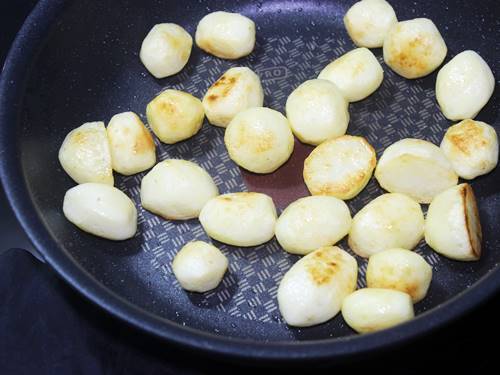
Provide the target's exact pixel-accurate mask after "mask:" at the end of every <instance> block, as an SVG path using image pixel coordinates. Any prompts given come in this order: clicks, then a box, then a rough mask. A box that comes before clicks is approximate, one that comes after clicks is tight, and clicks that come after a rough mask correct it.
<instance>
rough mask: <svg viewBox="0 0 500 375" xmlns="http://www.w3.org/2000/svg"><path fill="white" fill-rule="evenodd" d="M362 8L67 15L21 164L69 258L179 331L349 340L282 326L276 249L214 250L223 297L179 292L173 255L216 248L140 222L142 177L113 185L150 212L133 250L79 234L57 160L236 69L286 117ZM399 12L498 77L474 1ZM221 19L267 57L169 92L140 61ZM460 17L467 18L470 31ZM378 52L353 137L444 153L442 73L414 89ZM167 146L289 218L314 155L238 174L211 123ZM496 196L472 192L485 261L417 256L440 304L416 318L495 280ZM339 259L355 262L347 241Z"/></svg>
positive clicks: (165, 225)
mask: <svg viewBox="0 0 500 375" xmlns="http://www.w3.org/2000/svg"><path fill="white" fill-rule="evenodd" d="M351 3H352V2H350V1H335V2H331V1H275V2H274V1H273V2H253V1H198V2H183V3H182V6H179V4H180V3H179V2H176V1H169V2H158V1H120V2H116V1H112V0H105V1H100V2H81V1H80V2H78V1H74V2H71V3H70V4H68V6H67V8H66V10H65V12H64V14H63V16H62V17H61V19H60V20H59V22H57V23H56V24H54V26H53V29H52V32H51V34H50V35H49V37H48V38H47V40H46V43H45V45H44V46H43V48H42V50H41V52H40V54H39V55H38V57H37V59H36V61H34V62H33V67H32V70H31V74H30V76H29V78H28V82H27V88H26V93H25V98H24V104H23V111H22V117H21V123H20V124H19V126H18V128H19V131H18V132H19V151H20V157H21V163H22V167H23V170H24V173H25V178H26V181H27V184H28V188H29V191H30V194H31V197H32V199H33V201H34V202H35V205H36V207H37V210H38V213H39V214H40V215H41V216H42V217H43V220H44V224H45V225H46V227H47V229H48V230H49V232H50V233H51V235H52V236H53V238H54V239H55V240H56V241H57V242H58V244H59V245H60V246H61V247H62V249H63V250H64V251H66V252H67V253H68V254H69V255H70V256H71V257H72V258H73V259H74V260H75V261H76V262H77V263H79V264H80V265H81V266H82V267H83V268H84V269H85V270H87V271H88V272H89V273H90V274H91V275H93V277H94V278H96V279H97V280H98V281H99V282H101V283H102V284H104V285H105V286H106V287H108V288H110V289H111V290H112V291H113V292H115V293H116V294H117V295H119V296H120V297H123V298H125V299H126V300H128V301H130V302H132V303H133V304H135V305H137V306H139V307H142V308H144V309H145V310H148V311H149V312H151V313H153V314H155V315H157V316H159V317H162V318H166V319H169V320H171V321H174V322H177V323H179V324H181V325H185V326H189V327H193V328H196V329H200V330H203V331H207V332H212V333H216V334H219V335H221V336H228V337H240V338H247V339H255V340H259V341H264V340H265V341H278V340H310V339H322V338H334V337H340V336H346V335H351V334H352V331H351V330H350V329H349V328H348V327H347V326H346V325H345V323H344V322H343V320H342V319H341V317H340V316H337V317H336V318H334V319H332V320H331V321H330V322H328V323H326V324H323V325H320V326H317V327H312V328H307V329H290V328H288V327H287V326H286V325H285V324H283V322H282V320H281V318H280V314H279V311H278V308H277V302H276V292H277V286H278V283H279V281H280V280H281V278H282V276H283V274H284V273H285V272H286V270H287V269H288V268H289V267H290V266H291V265H292V264H293V263H294V262H295V261H296V260H297V259H298V257H295V256H292V255H289V254H287V253H285V252H284V251H283V250H281V249H280V247H279V245H278V244H277V242H276V241H275V240H272V241H271V242H269V243H266V244H264V245H262V246H259V247H257V248H235V247H231V246H226V245H223V244H219V243H216V245H217V246H218V247H220V248H221V250H222V251H223V252H224V253H225V254H226V255H227V256H228V258H229V262H230V267H229V272H228V274H227V275H226V276H225V278H224V280H223V282H222V284H221V285H220V286H219V287H218V288H217V289H216V290H214V291H211V292H208V293H205V294H192V293H185V292H184V291H183V290H181V288H180V286H179V284H178V283H177V282H176V280H175V278H174V276H173V274H172V272H171V265H170V264H171V261H172V259H173V256H174V255H175V253H176V252H177V251H178V250H179V249H180V247H181V246H182V245H183V244H184V243H186V242H187V241H190V240H193V239H200V240H208V237H207V236H206V234H205V233H204V232H203V230H202V228H201V226H200V225H199V223H198V221H196V220H190V221H182V222H172V221H166V220H163V219H161V218H159V217H157V216H154V215H152V214H150V213H149V212H146V211H144V210H142V209H141V208H140V199H139V186H140V181H141V179H142V177H143V175H144V173H142V174H138V175H135V176H131V177H123V176H119V175H116V186H117V187H118V188H120V189H122V190H123V191H125V192H126V193H127V194H128V195H129V196H130V197H132V199H133V200H134V201H135V202H136V204H137V206H138V208H139V210H138V211H139V231H138V235H137V236H136V237H135V238H133V239H132V240H129V241H126V242H119V243H115V242H110V241H106V240H101V239H98V238H95V237H93V236H90V235H87V234H85V233H83V232H81V231H79V230H77V229H76V228H75V227H74V226H72V225H71V224H70V223H69V222H67V221H66V220H65V218H64V217H63V215H62V209H61V207H62V199H63V196H64V193H65V191H66V190H67V189H69V188H70V187H72V186H73V185H74V183H73V182H72V181H71V180H70V178H69V177H68V176H67V175H66V174H65V173H64V171H63V170H62V169H61V167H60V165H59V163H58V161H57V152H58V149H59V146H60V144H61V142H62V140H63V139H64V137H65V135H66V134H67V133H68V132H69V131H70V130H71V129H73V128H75V127H77V126H79V125H80V124H82V123H83V122H87V121H105V122H107V121H109V119H110V118H111V117H112V116H113V115H114V114H116V113H119V112H123V111H129V110H131V111H134V112H136V113H138V114H139V115H140V116H141V117H142V118H143V120H145V116H144V113H145V108H146V104H147V103H148V102H149V101H150V100H151V99H152V98H153V97H154V96H155V95H156V94H157V93H159V92H160V91H162V90H163V89H166V88H175V89H180V90H184V91H187V92H189V93H191V94H193V95H195V96H197V97H200V98H201V97H202V96H203V95H204V93H205V91H206V89H207V88H208V87H209V86H210V85H211V83H213V82H214V81H215V80H216V79H217V78H218V77H219V76H220V75H221V74H222V73H223V72H224V71H225V70H227V69H228V68H230V67H232V66H248V67H250V68H252V69H253V70H254V71H256V73H257V74H258V75H259V76H260V77H261V79H262V84H263V87H264V90H265V106H268V107H271V108H274V109H276V110H278V111H281V112H284V105H285V101H286V98H287V96H288V95H289V94H290V92H291V91H292V90H293V89H294V88H295V87H297V86H298V85H299V84H300V83H302V82H304V81H305V80H308V79H313V78H316V77H317V75H318V73H319V71H320V70H321V69H322V68H323V67H324V66H325V65H326V64H327V63H329V62H330V61H331V60H333V59H334V58H336V57H338V56H340V55H341V54H343V53H345V52H347V51H349V50H351V49H352V48H354V47H355V46H354V45H353V43H352V42H351V40H350V39H349V37H348V36H347V33H346V32H345V29H344V27H343V23H342V17H343V15H344V13H345V12H346V10H347V9H348V7H349V6H350V4H351ZM492 4H493V2H492ZM393 6H394V8H395V10H396V13H397V14H398V17H399V19H409V18H415V17H417V16H418V17H420V16H421V17H430V18H432V19H433V20H434V21H435V23H436V24H437V26H438V28H439V29H440V31H441V32H442V34H443V37H444V39H445V41H446V42H447V44H448V51H449V52H448V58H447V61H448V60H449V58H450V56H453V55H455V54H457V53H459V52H461V51H462V50H464V49H474V50H476V51H478V52H479V53H480V54H481V55H482V56H483V58H484V59H485V60H486V61H487V62H489V64H490V66H491V67H492V70H493V71H494V74H496V76H497V77H498V76H499V73H498V66H497V59H496V56H497V53H498V51H497V50H496V49H495V48H491V46H490V44H491V43H489V42H488V40H497V39H498V28H495V22H496V21H495V18H494V14H487V12H486V11H483V10H477V9H472V7H473V4H472V2H467V1H459V2H449V6H448V4H447V3H446V2H441V1H431V0H427V1H420V2H418V5H417V4H416V3H407V2H399V3H398V2H394V4H393ZM469 8H470V9H469ZM444 9H446V12H445V11H444ZM482 9H487V7H483V8H482ZM215 10H227V11H234V12H241V13H243V14H245V15H247V16H249V17H250V18H252V19H253V20H254V21H255V22H256V24H257V44H256V48H255V50H254V52H253V53H252V54H251V55H250V56H248V57H247V58H243V59H240V60H237V61H226V60H221V59H218V58H215V57H213V56H209V55H207V54H205V53H204V52H202V51H201V50H200V49H198V48H197V47H194V48H193V51H192V55H191V58H190V60H189V63H188V64H187V66H186V68H185V69H184V70H183V71H182V72H181V73H179V74H177V75H175V76H173V77H169V78H166V79H162V80H157V79H155V78H153V77H152V76H151V75H149V73H148V72H147V71H146V70H145V68H144V67H143V66H142V64H141V62H140V61H139V58H138V51H139V48H140V45H141V42H142V39H143V37H144V36H145V35H146V33H147V32H148V31H149V29H150V28H151V27H152V26H153V25H154V24H156V23H161V22H174V23H178V24H180V25H181V26H183V27H184V28H186V30H187V31H188V32H189V33H190V34H191V35H194V31H195V27H196V24H197V22H198V21H199V20H200V19H201V17H202V16H204V15H205V14H207V13H209V12H211V11H215ZM478 11H479V13H478ZM481 12H484V13H481ZM462 14H467V18H463V17H462ZM495 30H496V31H495ZM495 32H496V37H495ZM490 38H491V39H490ZM496 48H497V49H498V47H496ZM373 51H374V53H375V54H376V56H377V58H378V59H379V61H380V62H381V63H382V65H383V68H384V74H385V77H384V82H383V84H382V86H381V87H380V89H379V90H377V91H376V92H375V93H374V94H373V95H372V96H370V97H369V98H368V99H366V100H363V101H361V102H359V103H354V104H351V105H350V108H349V110H350V114H351V121H350V124H349V128H348V133H349V134H353V135H362V136H365V137H366V138H367V139H368V141H369V142H370V143H371V144H372V145H373V146H374V148H375V149H376V151H377V155H378V157H380V155H381V152H382V151H383V150H384V149H385V148H386V147H387V146H389V145H390V144H391V143H393V142H395V141H397V140H399V139H401V138H406V137H415V138H421V139H426V140H429V141H431V142H433V143H436V144H439V142H440V140H441V138H442V136H443V134H444V132H445V130H446V129H447V127H448V126H449V125H451V123H450V122H449V121H448V120H446V119H445V118H444V117H443V116H442V114H441V112H440V111H439V108H438V106H437V104H436V102H435V96H434V82H435V76H436V73H433V74H431V75H430V76H428V77H425V78H423V79H418V80H406V79H404V78H402V77H399V76H397V75H396V74H395V73H393V72H392V71H391V70H390V69H389V68H388V67H387V66H385V65H384V64H383V59H382V53H381V50H380V49H377V50H373ZM497 103H498V94H497V93H496V94H494V97H493V98H492V99H491V100H490V102H489V104H488V105H487V106H486V107H485V109H484V110H483V111H482V112H481V113H480V114H479V116H478V119H479V120H481V121H485V122H487V123H490V124H492V125H494V126H495V127H496V128H497V130H498V128H499V124H498V121H497V114H498V104H497ZM157 146H158V148H157V151H158V158H159V160H163V159H166V158H182V159H188V160H193V161H196V162H197V163H199V164H201V165H202V166H203V167H204V168H206V169H207V170H208V172H209V173H210V174H211V175H212V176H213V177H214V179H215V182H216V184H217V185H218V187H219V189H220V191H221V192H222V193H227V192H235V191H242V190H249V189H251V190H257V191H264V192H267V193H269V194H271V195H272V196H273V198H275V201H276V202H277V203H278V206H279V208H280V209H282V208H283V207H284V206H286V204H287V203H289V202H290V201H291V200H293V199H296V198H298V197H300V196H305V195H307V190H306V189H305V186H304V184H303V182H302V179H301V175H302V161H303V158H304V157H305V156H306V155H307V153H308V152H309V151H310V150H311V149H312V148H310V147H308V146H304V145H300V144H297V149H296V152H295V154H294V156H293V157H292V159H291V160H290V161H289V162H288V163H287V164H286V165H285V166H284V167H283V168H282V169H280V170H279V171H278V172H277V173H276V174H274V175H269V176H255V175H251V174H248V173H244V172H242V171H241V170H240V169H239V168H238V167H237V166H235V164H234V163H233V162H232V161H231V160H230V159H229V157H228V155H227V152H226V150H225V147H224V143H223V129H220V128H217V127H213V126H210V125H209V124H208V123H207V122H206V120H205V124H204V126H203V128H202V130H201V131H200V132H199V133H198V134H197V135H196V136H195V137H193V138H191V139H189V140H187V141H185V142H182V143H179V144H176V145H171V146H169V145H165V144H160V143H157ZM499 183H500V171H499V170H498V169H496V170H495V171H494V172H492V173H490V174H489V175H487V176H484V177H481V178H478V179H476V180H474V181H473V182H472V186H473V188H474V190H475V192H476V196H477V198H478V203H479V208H480V216H481V219H482V224H483V231H484V254H483V257H482V259H481V260H480V261H478V262H474V263H460V262H454V261H450V260H447V259H445V258H443V257H440V256H438V255H436V254H435V253H433V252H432V251H431V250H430V249H429V248H428V247H427V246H425V245H424V244H423V243H422V244H420V246H419V247H418V248H417V250H416V251H417V252H418V253H420V254H422V255H423V256H424V257H425V259H426V260H427V261H428V262H429V263H430V264H432V266H433V269H434V278H433V281H432V285H431V289H430V292H429V295H428V297H427V298H426V299H425V300H424V301H423V302H421V303H419V304H417V305H416V311H417V313H421V312H423V311H427V310H429V309H432V308H433V307H435V306H438V305H439V304H442V303H443V302H445V301H446V300H447V299H449V298H450V297H452V296H454V295H456V294H457V293H459V292H460V291H462V290H464V289H466V288H468V287H469V286H471V285H472V284H473V283H474V282H476V281H477V280H479V279H480V278H481V277H482V276H484V275H486V274H487V273H488V272H490V271H491V270H492V269H494V268H495V267H496V264H497V263H498V261H499V253H498V251H496V250H497V249H498V248H499V239H498V236H496V235H495V233H498V232H499V231H500V222H499V221H498V220H497V216H498V215H497V214H496V213H497V212H499V210H500V194H499V193H498V186H499ZM382 193H383V192H382V190H381V189H380V187H379V186H378V184H377V183H376V182H375V181H374V180H373V179H372V180H371V181H370V183H369V184H368V186H367V188H366V189H365V190H364V191H363V192H362V193H361V194H360V195H359V196H357V197H356V198H355V199H353V200H351V201H349V202H348V205H349V207H350V209H351V212H352V214H355V213H356V212H357V211H358V210H359V209H360V208H361V207H363V205H365V204H366V203H368V202H369V201H370V200H372V199H373V198H375V197H376V196H378V195H380V194H382ZM340 246H341V247H343V248H344V249H348V247H347V244H346V243H345V241H343V242H341V244H340ZM358 263H359V265H360V275H359V286H363V285H364V272H365V269H366V261H364V260H362V259H360V258H358Z"/></svg>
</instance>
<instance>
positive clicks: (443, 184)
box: [375, 138, 458, 247]
mask: <svg viewBox="0 0 500 375" xmlns="http://www.w3.org/2000/svg"><path fill="white" fill-rule="evenodd" d="M375 178H376V179H377V181H378V183H379V184H380V186H382V188H384V189H385V190H387V191H389V192H391V193H403V194H407V195H409V196H410V197H412V198H413V199H415V200H416V201H418V202H420V203H430V201H431V200H432V198H434V197H435V196H436V195H437V194H439V193H440V192H442V191H443V190H446V189H448V188H449V187H451V186H453V185H456V184H457V182H458V176H457V174H456V173H455V171H454V170H453V167H452V166H451V164H450V162H449V161H448V159H446V156H444V154H443V152H442V151H441V149H440V148H439V147H438V146H436V145H435V144H433V143H431V142H427V141H424V140H421V139H414V138H405V139H401V140H399V141H397V142H395V143H393V144H392V145H390V146H389V147H387V148H386V149H385V151H384V153H383V154H382V157H381V158H380V160H379V161H378V165H377V169H376V170H375ZM403 247H404V246H403Z"/></svg>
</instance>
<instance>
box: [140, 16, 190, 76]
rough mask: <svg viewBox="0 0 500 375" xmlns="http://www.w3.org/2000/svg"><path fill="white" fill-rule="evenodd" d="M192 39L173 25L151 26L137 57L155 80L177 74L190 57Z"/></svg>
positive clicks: (180, 28)
mask: <svg viewBox="0 0 500 375" xmlns="http://www.w3.org/2000/svg"><path fill="white" fill-rule="evenodd" d="M192 46H193V38H191V35H189V34H188V32H187V31H186V30H184V29H183V28H182V27H181V26H179V25H176V24H175V23H161V24H158V25H155V26H153V28H152V29H151V31H150V32H149V33H148V35H146V38H144V41H143V42H142V46H141V52H140V54H139V57H140V59H141V61H142V63H143V64H144V66H145V67H146V69H147V70H149V72H150V73H151V74H152V75H153V76H155V77H156V78H165V77H168V76H171V75H174V74H177V73H179V72H180V71H181V70H182V68H184V66H185V65H186V64H187V62H188V60H189V56H190V55H191V48H192Z"/></svg>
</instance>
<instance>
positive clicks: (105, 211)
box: [63, 182, 137, 241]
mask: <svg viewBox="0 0 500 375" xmlns="http://www.w3.org/2000/svg"><path fill="white" fill-rule="evenodd" d="M63 212H64V216H66V218H67V219H68V220H69V221H71V222H72V223H73V224H75V225H76V226H77V227H78V228H80V229H81V230H83V231H85V232H88V233H91V234H93V235H95V236H99V237H103V238H107V239H109V240H117V241H119V240H126V239H128V238H131V237H134V235H135V232H136V230H137V210H136V208H135V206H134V203H133V202H132V200H131V199H130V198H129V197H127V196H126V195H125V194H124V193H122V192H121V191H120V190H118V189H117V188H115V187H113V186H109V185H105V184H98V183H93V182H88V183H84V184H81V185H77V186H75V187H73V188H71V189H69V190H68V191H67V192H66V194H65V195H64V203H63Z"/></svg>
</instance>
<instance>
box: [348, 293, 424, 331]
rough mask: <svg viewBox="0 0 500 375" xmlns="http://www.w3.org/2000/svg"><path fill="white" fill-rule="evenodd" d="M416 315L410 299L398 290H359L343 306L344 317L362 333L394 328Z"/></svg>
mask: <svg viewBox="0 0 500 375" xmlns="http://www.w3.org/2000/svg"><path fill="white" fill-rule="evenodd" d="M414 316H415V313H414V312H413V304H412V302H411V298H410V296H409V295H408V294H406V293H403V292H400V291H398V290H391V289H378V288H365V289H359V290H356V291H355V292H354V293H352V294H350V295H349V296H347V297H346V298H345V299H344V303H343V304H342V317H343V318H344V320H345V321H346V323H347V324H349V326H350V327H351V328H352V329H354V330H355V331H356V332H358V333H369V332H375V331H380V330H382V329H386V328H390V327H393V326H395V325H397V324H401V323H404V322H406V321H408V320H411V319H413V317H414Z"/></svg>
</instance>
